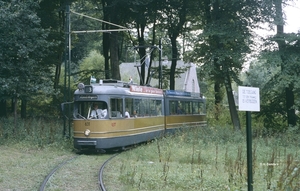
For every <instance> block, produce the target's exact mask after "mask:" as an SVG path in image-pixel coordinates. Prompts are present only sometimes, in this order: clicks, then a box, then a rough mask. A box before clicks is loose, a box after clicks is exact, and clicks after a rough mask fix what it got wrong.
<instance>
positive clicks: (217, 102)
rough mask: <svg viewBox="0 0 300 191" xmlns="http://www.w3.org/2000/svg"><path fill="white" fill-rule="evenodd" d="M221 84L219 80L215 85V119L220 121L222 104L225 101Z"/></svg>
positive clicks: (216, 80)
mask: <svg viewBox="0 0 300 191" xmlns="http://www.w3.org/2000/svg"><path fill="white" fill-rule="evenodd" d="M221 87H222V85H221V83H220V81H219V80H218V79H215V83H214V92H215V119H216V120H219V115H220V106H221V102H222V100H223V94H222V91H221Z"/></svg>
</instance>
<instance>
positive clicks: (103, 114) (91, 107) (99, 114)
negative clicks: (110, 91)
mask: <svg viewBox="0 0 300 191" xmlns="http://www.w3.org/2000/svg"><path fill="white" fill-rule="evenodd" d="M107 117H108V115H107V103H106V102H104V101H93V102H90V101H85V102H83V101H82V102H75V104H74V118H75V119H105V118H107Z"/></svg>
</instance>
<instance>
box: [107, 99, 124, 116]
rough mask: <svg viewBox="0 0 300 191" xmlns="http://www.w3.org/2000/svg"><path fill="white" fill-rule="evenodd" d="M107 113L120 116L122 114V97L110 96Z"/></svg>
mask: <svg viewBox="0 0 300 191" xmlns="http://www.w3.org/2000/svg"><path fill="white" fill-rule="evenodd" d="M109 113H110V115H111V117H122V115H123V99H122V98H111V99H110V107H109Z"/></svg>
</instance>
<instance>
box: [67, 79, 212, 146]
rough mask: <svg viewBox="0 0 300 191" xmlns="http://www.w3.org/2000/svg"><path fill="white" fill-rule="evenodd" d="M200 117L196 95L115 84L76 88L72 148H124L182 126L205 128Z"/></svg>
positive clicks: (102, 82)
mask: <svg viewBox="0 0 300 191" xmlns="http://www.w3.org/2000/svg"><path fill="white" fill-rule="evenodd" d="M205 113H206V112H205V99H204V98H202V96H200V94H192V93H189V92H182V91H171V90H167V91H163V90H161V89H157V88H153V87H147V86H138V85H136V84H133V83H125V82H122V81H118V80H100V81H99V83H91V84H90V85H84V84H82V83H80V84H79V85H78V89H77V90H76V91H75V93H74V112H73V116H74V120H73V123H74V136H73V138H74V147H75V148H77V149H84V148H92V149H96V150H106V149H111V148H118V147H126V146H129V145H133V144H137V143H141V142H145V141H149V140H151V139H154V138H156V137H159V136H161V135H162V134H163V133H165V132H168V131H174V130H176V129H178V128H181V127H183V126H185V127H189V126H195V125H199V127H200V126H203V125H206V114H205Z"/></svg>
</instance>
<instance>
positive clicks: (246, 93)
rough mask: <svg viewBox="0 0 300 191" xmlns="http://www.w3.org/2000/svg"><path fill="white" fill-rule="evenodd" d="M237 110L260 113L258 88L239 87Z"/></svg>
mask: <svg viewBox="0 0 300 191" xmlns="http://www.w3.org/2000/svg"><path fill="white" fill-rule="evenodd" d="M239 110H240V111H260V99H259V88H253V87H244V86H239Z"/></svg>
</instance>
